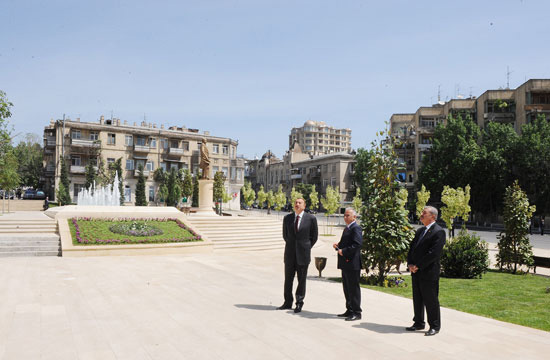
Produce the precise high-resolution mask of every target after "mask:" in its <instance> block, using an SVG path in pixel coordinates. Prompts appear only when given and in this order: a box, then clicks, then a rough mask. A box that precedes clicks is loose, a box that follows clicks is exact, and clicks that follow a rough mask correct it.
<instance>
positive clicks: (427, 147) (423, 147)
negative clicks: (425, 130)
mask: <svg viewBox="0 0 550 360" xmlns="http://www.w3.org/2000/svg"><path fill="white" fill-rule="evenodd" d="M431 147H432V144H418V150H420V151H422V150H428V149H431Z"/></svg>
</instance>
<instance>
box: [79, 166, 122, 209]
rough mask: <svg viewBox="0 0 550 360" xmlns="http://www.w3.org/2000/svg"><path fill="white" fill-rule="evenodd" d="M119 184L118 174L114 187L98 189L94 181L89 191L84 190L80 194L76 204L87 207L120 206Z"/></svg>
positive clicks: (108, 186)
mask: <svg viewBox="0 0 550 360" xmlns="http://www.w3.org/2000/svg"><path fill="white" fill-rule="evenodd" d="M118 183H119V180H118V173H115V181H114V182H113V184H112V185H107V186H100V187H99V188H96V186H95V181H94V185H93V186H92V187H91V188H90V189H89V190H88V189H82V190H80V191H79V192H78V197H77V201H76V203H77V204H78V205H87V206H120V191H119V190H118Z"/></svg>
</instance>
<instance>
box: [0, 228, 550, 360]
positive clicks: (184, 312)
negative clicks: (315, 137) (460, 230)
mask: <svg viewBox="0 0 550 360" xmlns="http://www.w3.org/2000/svg"><path fill="white" fill-rule="evenodd" d="M340 231H341V230H338V229H334V233H335V236H333V237H322V238H321V239H320V241H319V242H318V243H317V245H316V246H315V247H314V249H313V251H312V255H313V256H325V257H327V258H328V264H327V268H326V269H325V270H324V271H323V276H324V277H325V276H339V272H338V271H337V270H336V254H335V253H334V251H333V250H332V248H331V244H332V242H333V241H336V240H337V239H338V238H339V234H340ZM490 234H491V233H487V235H486V236H489V237H490V236H491V235H490ZM482 235H483V234H482ZM484 236H485V235H484ZM492 236H494V233H493V235H492ZM547 238H548V239H547V240H545V239H544V238H542V237H541V239H540V241H541V242H543V243H544V242H545V241H548V242H550V237H547ZM539 251H547V250H546V249H542V250H539V248H536V249H535V253H537V252H539ZM282 253H283V250H282V249H281V250H270V251H243V250H241V251H215V252H214V253H212V254H194V255H177V256H176V255H165V256H111V257H85V258H62V257H61V258H60V257H21V258H0V298H1V299H2V301H0V359H2V360H7V359H17V360H21V359H56V360H60V359H79V360H82V359H101V360H104V359H128V360H130V359H131V360H137V359H341V358H360V359H398V358H403V359H426V358H432V359H457V358H464V357H465V358H468V359H487V358H498V359H547V358H548V354H549V353H550V332H545V331H540V330H535V329H531V328H527V327H522V326H518V325H513V324H508V323H504V322H500V321H496V320H491V319H487V318H483V317H479V316H475V315H470V314H466V313H462V312H459V311H455V310H450V309H446V308H442V331H441V332H440V333H439V334H438V335H436V336H434V337H425V336H423V332H418V333H410V332H406V331H405V330H404V328H405V327H406V326H409V325H411V324H412V320H411V318H412V301H411V300H409V299H405V298H401V297H397V296H393V295H388V294H384V293H381V292H377V291H372V290H367V289H362V307H363V311H364V313H363V319H362V320H360V321H356V322H347V321H344V320H343V319H340V318H337V317H336V316H335V314H338V313H341V312H343V311H344V310H345V307H344V296H343V293H342V286H341V284H339V283H335V282H331V281H327V280H324V279H318V278H317V271H316V269H315V267H314V265H313V264H312V265H311V267H310V270H309V280H308V284H307V286H308V287H307V294H306V299H305V305H304V310H303V312H302V313H300V314H294V313H293V312H292V311H277V310H275V308H276V307H277V306H279V305H281V304H282V302H283V295H282V293H283V279H284V276H283V263H282ZM541 270H542V269H541ZM541 316H550V314H541Z"/></svg>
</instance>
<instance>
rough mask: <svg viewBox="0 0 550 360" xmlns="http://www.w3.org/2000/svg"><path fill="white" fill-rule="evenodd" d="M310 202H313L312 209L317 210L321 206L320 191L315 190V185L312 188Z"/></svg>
mask: <svg viewBox="0 0 550 360" xmlns="http://www.w3.org/2000/svg"><path fill="white" fill-rule="evenodd" d="M309 203H310V204H311V209H312V210H315V211H317V210H318V207H319V193H318V192H317V190H315V185H313V187H312V188H311V193H310V194H309Z"/></svg>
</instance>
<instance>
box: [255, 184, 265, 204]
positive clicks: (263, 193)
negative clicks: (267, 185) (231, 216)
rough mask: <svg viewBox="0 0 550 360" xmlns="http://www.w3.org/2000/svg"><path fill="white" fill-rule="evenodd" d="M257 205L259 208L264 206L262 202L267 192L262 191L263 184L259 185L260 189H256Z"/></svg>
mask: <svg viewBox="0 0 550 360" xmlns="http://www.w3.org/2000/svg"><path fill="white" fill-rule="evenodd" d="M257 195H258V207H259V208H260V209H261V208H263V207H264V203H265V201H266V199H267V194H266V192H265V191H264V186H263V185H260V190H258V194H257Z"/></svg>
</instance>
